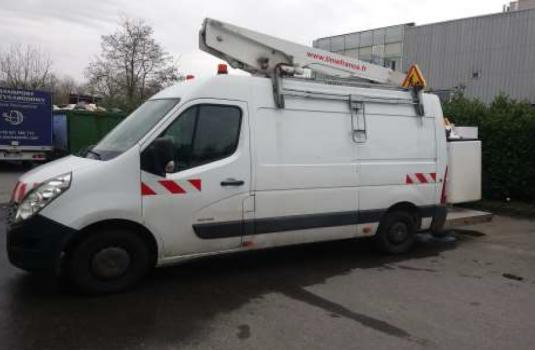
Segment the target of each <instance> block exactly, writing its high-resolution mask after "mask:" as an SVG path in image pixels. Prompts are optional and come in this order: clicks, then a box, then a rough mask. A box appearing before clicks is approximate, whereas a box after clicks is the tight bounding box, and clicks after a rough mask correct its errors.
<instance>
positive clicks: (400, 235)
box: [374, 211, 416, 254]
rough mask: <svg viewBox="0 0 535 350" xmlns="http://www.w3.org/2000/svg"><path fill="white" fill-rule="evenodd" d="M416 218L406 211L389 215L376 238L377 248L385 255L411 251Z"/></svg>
mask: <svg viewBox="0 0 535 350" xmlns="http://www.w3.org/2000/svg"><path fill="white" fill-rule="evenodd" d="M415 231H416V228H415V220H414V216H413V215H411V214H410V213H408V212H405V211H393V212H390V213H387V214H386V216H385V217H384V218H383V220H382V221H381V223H380V224H379V228H378V230H377V234H376V235H375V237H374V240H375V245H376V247H377V248H378V249H379V250H380V251H381V252H383V253H387V254H402V253H406V252H407V251H409V249H410V248H411V247H412V246H413V244H414V239H415Z"/></svg>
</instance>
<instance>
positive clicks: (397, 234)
mask: <svg viewBox="0 0 535 350" xmlns="http://www.w3.org/2000/svg"><path fill="white" fill-rule="evenodd" d="M408 238H409V227H408V225H407V224H406V223H404V222H396V223H394V224H393V225H392V226H391V227H390V230H388V240H389V241H390V242H391V243H393V244H402V243H403V242H405V241H406V240H407V239H408Z"/></svg>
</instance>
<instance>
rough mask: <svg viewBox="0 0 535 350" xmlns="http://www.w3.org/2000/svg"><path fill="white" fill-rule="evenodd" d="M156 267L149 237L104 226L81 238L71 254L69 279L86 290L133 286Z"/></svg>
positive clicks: (104, 291)
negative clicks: (146, 241)
mask: <svg viewBox="0 0 535 350" xmlns="http://www.w3.org/2000/svg"><path fill="white" fill-rule="evenodd" d="M151 267H152V264H151V259H150V252H149V248H148V246H147V244H146V243H145V241H144V240H143V239H142V238H141V237H139V236H137V235H136V234H134V233H132V232H130V231H127V230H117V229H113V230H103V231H99V232H97V233H95V234H92V235H90V236H88V237H86V238H85V239H83V240H82V241H81V242H79V243H78V244H77V245H76V246H75V247H74V248H73V249H72V250H71V251H70V252H69V253H68V258H67V266H66V268H67V275H68V278H69V280H70V281H71V282H72V283H73V284H74V285H75V287H77V288H78V289H79V290H80V291H81V292H83V293H86V294H108V293H116V292H120V291H123V290H125V289H127V288H130V287H132V286H133V285H135V284H136V283H137V282H139V281H140V280H141V279H142V278H143V277H145V276H146V275H147V273H148V272H149V271H150V269H151Z"/></svg>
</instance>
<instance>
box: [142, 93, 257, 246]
mask: <svg viewBox="0 0 535 350" xmlns="http://www.w3.org/2000/svg"><path fill="white" fill-rule="evenodd" d="M246 107H247V106H246V104H245V103H242V102H235V101H232V102H228V101H220V100H197V101H196V102H195V103H192V104H189V105H187V106H185V107H184V108H182V109H181V112H179V115H178V117H177V118H176V119H175V120H174V121H173V122H172V123H171V124H170V125H169V126H168V127H167V128H166V129H165V131H163V132H162V133H161V134H160V135H159V136H160V137H166V138H170V139H172V140H173V144H174V148H175V152H174V153H175V160H174V162H175V164H174V169H171V168H169V169H167V173H166V174H165V177H163V176H159V175H157V174H155V173H154V172H151V170H150V169H151V166H150V164H147V162H149V163H150V160H146V159H143V155H142V162H141V163H142V165H141V167H142V176H141V177H142V185H141V186H142V198H143V199H142V201H143V215H144V219H145V221H146V225H147V227H148V228H149V229H150V230H151V231H152V232H154V233H156V234H157V235H158V236H159V237H160V238H161V240H162V241H163V242H162V243H163V247H164V251H163V254H164V255H165V256H166V257H173V256H179V255H185V254H193V253H203V252H214V251H221V250H228V249H233V248H238V247H239V246H240V244H241V236H242V232H243V210H242V207H243V202H244V201H245V200H246V199H247V198H248V197H249V196H250V189H251V188H250V187H251V185H250V184H251V181H250V177H251V174H250V171H251V170H250V168H251V167H250V152H249V131H248V121H247V120H248V119H247V117H248V116H247V108H246Z"/></svg>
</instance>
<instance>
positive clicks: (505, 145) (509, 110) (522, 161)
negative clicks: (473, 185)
mask: <svg viewBox="0 0 535 350" xmlns="http://www.w3.org/2000/svg"><path fill="white" fill-rule="evenodd" d="M443 109H444V116H445V117H448V118H449V119H450V121H451V122H453V123H455V124H457V125H459V126H478V127H479V137H480V139H481V141H482V145H483V197H485V198H487V199H501V200H503V199H506V198H510V199H512V200H521V201H527V202H535V107H534V106H531V105H530V104H528V103H526V102H518V101H515V100H512V99H510V98H508V97H504V96H498V97H497V98H496V99H495V100H494V102H492V103H491V104H490V105H485V104H484V103H482V102H480V101H478V100H473V99H467V98H465V97H463V96H462V95H457V96H456V97H454V98H453V99H452V100H451V101H450V102H447V103H445V104H443Z"/></svg>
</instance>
